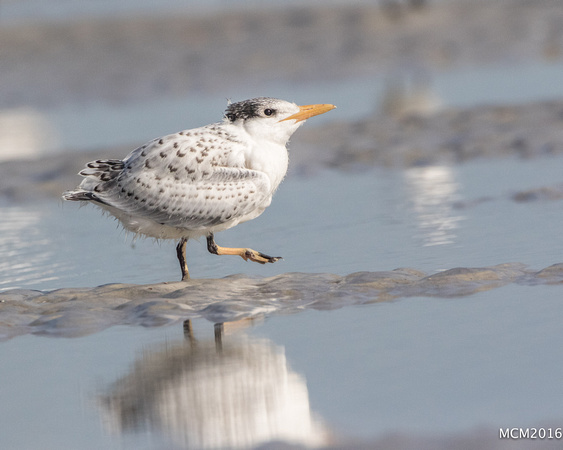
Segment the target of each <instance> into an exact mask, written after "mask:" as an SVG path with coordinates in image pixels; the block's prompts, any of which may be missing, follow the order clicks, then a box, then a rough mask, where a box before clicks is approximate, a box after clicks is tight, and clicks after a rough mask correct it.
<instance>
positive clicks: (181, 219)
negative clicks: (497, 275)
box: [62, 97, 336, 281]
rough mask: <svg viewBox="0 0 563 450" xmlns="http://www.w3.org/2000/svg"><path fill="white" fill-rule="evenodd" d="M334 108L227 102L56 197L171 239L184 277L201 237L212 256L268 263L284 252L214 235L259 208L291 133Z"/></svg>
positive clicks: (284, 159) (279, 173)
mask: <svg viewBox="0 0 563 450" xmlns="http://www.w3.org/2000/svg"><path fill="white" fill-rule="evenodd" d="M334 108H336V106H334V105H332V104H311V105H302V106H298V105H297V104H295V103H292V102H289V101H285V100H280V99H276V98H270V97H257V98H252V99H249V100H244V101H240V102H236V103H231V102H229V103H228V105H227V109H226V110H225V112H224V115H223V118H222V120H221V121H219V122H216V123H212V124H210V125H206V126H203V127H199V128H194V129H189V130H184V131H180V132H177V133H174V134H170V135H167V136H163V137H159V138H156V139H153V140H152V141H149V142H148V143H146V144H144V145H142V146H140V147H138V148H136V149H135V150H133V151H132V152H131V153H129V155H127V156H126V157H125V158H124V159H122V160H119V159H98V160H96V161H92V162H89V163H87V164H86V167H85V168H84V169H83V170H81V171H80V172H79V175H81V176H82V177H84V180H82V182H81V183H80V185H79V186H78V187H77V188H76V189H74V190H69V191H65V192H64V193H63V195H62V198H63V199H64V200H68V201H80V202H89V203H92V204H94V205H95V206H97V207H100V208H101V209H103V210H105V211H106V212H108V213H109V214H110V215H112V216H114V217H115V218H117V219H118V220H119V222H120V223H121V225H122V226H123V227H124V228H125V229H126V230H128V231H130V232H132V233H134V234H135V235H141V236H145V237H152V238H156V239H157V240H160V239H174V240H177V241H178V243H177V245H176V256H177V258H178V262H179V263H180V269H181V272H182V281H186V280H189V279H190V273H189V270H188V265H187V262H186V245H187V242H188V240H189V239H198V238H201V237H203V236H205V238H206V240H207V249H208V251H209V252H210V253H212V254H215V255H238V256H240V257H242V258H243V259H244V260H245V261H248V260H250V261H254V262H257V263H260V264H266V263H274V262H276V261H278V260H280V259H282V258H281V257H275V256H268V255H266V254H264V253H262V252H259V251H256V250H252V249H251V248H228V247H221V246H219V245H217V244H216V242H215V237H214V235H215V233H216V232H219V231H224V230H227V229H229V228H232V227H234V226H236V225H238V224H240V223H243V222H246V221H249V220H252V219H254V218H256V217H258V216H259V215H260V214H262V213H263V212H264V210H265V209H266V208H267V207H268V206H269V205H270V203H271V201H272V196H273V194H274V192H275V191H276V190H277V188H278V186H279V185H280V183H281V182H282V180H283V179H284V177H285V175H286V173H287V170H288V165H289V156H288V150H287V144H288V141H289V138H290V137H291V135H292V134H293V133H294V132H295V131H296V130H297V129H298V128H299V127H300V126H301V125H303V123H305V121H306V120H307V119H309V118H311V117H313V116H316V115H319V114H323V113H326V112H328V111H330V110H332V109H334Z"/></svg>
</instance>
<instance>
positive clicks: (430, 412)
mask: <svg viewBox="0 0 563 450" xmlns="http://www.w3.org/2000/svg"><path fill="white" fill-rule="evenodd" d="M561 313H563V310H562V305H561V302H560V287H559V286H557V287H555V286H534V287H522V286H506V287H504V288H500V289H498V290H494V291H489V292H482V293H478V294H475V295H473V296H471V297H466V298H459V299H450V300H443V299H430V298H412V299H406V300H401V301H398V302H391V303H377V304H372V305H364V306H355V307H348V308H344V309H338V310H337V311H305V312H301V313H299V314H294V315H290V316H287V315H285V316H273V317H269V318H266V320H265V321H261V320H255V321H246V323H245V324H243V325H242V326H243V328H244V327H246V329H243V330H239V331H232V332H231V331H229V329H228V328H226V332H225V333H224V334H223V336H222V339H221V340H220V341H217V340H216V338H214V333H213V327H212V325H211V323H210V322H207V321H201V320H196V321H195V322H193V324H192V325H193V334H192V335H191V336H192V339H191V340H190V339H187V338H186V337H189V336H186V337H185V336H184V331H183V330H182V326H181V324H177V325H175V326H172V327H170V326H169V327H158V328H152V329H146V328H141V327H137V328H131V327H129V328H128V327H115V328H111V329H109V330H106V331H104V332H101V333H97V334H94V335H91V336H86V337H80V338H74V339H62V340H61V339H58V340H54V339H46V338H41V337H36V336H30V335H28V336H23V337H19V338H16V339H13V340H10V341H8V342H5V343H3V344H2V345H1V346H0V358H1V359H2V360H3V361H7V360H9V361H10V366H9V367H7V366H5V365H4V366H3V371H2V372H3V374H2V379H3V382H2V383H1V384H0V394H1V396H2V399H3V402H2V404H3V405H4V406H3V407H2V408H0V418H1V419H2V428H3V432H2V433H0V445H1V446H2V448H45V449H49V448H84V449H88V448H108V449H110V448H209V447H212V446H214V445H215V446H216V445H219V446H223V447H225V446H235V445H236V444H243V445H245V446H256V445H259V444H262V443H264V442H268V441H269V440H275V439H280V438H281V439H285V440H286V441H290V442H291V441H293V442H297V443H300V444H304V443H308V444H322V443H325V444H326V443H329V442H333V443H334V441H335V439H336V442H344V443H346V442H348V441H347V440H348V439H353V440H355V441H356V442H357V440H358V439H365V440H368V441H369V440H371V439H378V438H380V437H381V436H384V435H385V434H386V433H391V432H401V433H406V434H409V433H423V434H426V435H428V434H443V433H455V432H460V431H467V430H469V431H472V430H476V429H478V428H479V430H480V431H479V432H478V433H477V434H479V435H480V436H482V435H483V433H485V432H488V433H489V434H490V436H489V437H490V442H491V443H492V442H495V441H496V439H497V436H498V434H497V433H498V430H497V429H496V427H500V426H502V427H510V426H521V425H522V426H528V425H529V426H548V425H549V424H552V423H558V422H557V421H559V423H560V421H561V416H562V413H561V407H560V402H559V399H560V398H561V395H562V394H563V387H562V385H561V379H562V376H563V366H562V364H561V360H562V356H563V355H562V354H561V349H562V348H563V336H562V334H561V332H560V324H559V317H560V315H561ZM228 325H229V324H226V326H228ZM540 330H541V332H540ZM38 378H40V379H41V382H37V381H38ZM232 401H236V402H237V403H236V407H235V405H233V403H231V402H232ZM8 405H9V407H8ZM52 411H56V412H57V413H56V414H52ZM24 418H25V419H24ZM290 419H291V420H290ZM30 424H32V425H33V430H34V432H33V433H29V432H28V430H29V426H30ZM233 425H235V426H233ZM236 425H238V426H236ZM488 427H489V428H490V430H489V428H488ZM227 431H228V432H227ZM218 439H219V440H220V441H219V442H218ZM546 443H547V442H546ZM343 445H346V444H343Z"/></svg>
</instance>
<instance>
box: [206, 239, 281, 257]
mask: <svg viewBox="0 0 563 450" xmlns="http://www.w3.org/2000/svg"><path fill="white" fill-rule="evenodd" d="M207 250H209V253H213V254H214V255H238V256H240V257H241V258H242V259H244V260H245V261H248V260H250V261H254V262H257V263H260V264H266V263H275V262H276V261H278V260H280V259H282V258H281V256H268V255H265V254H264V253H260V252H257V251H256V250H252V249H251V248H228V247H219V246H218V245H217V244H216V243H215V239H214V237H213V233H209V235H208V236H207Z"/></svg>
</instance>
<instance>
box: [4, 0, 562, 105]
mask: <svg viewBox="0 0 563 450" xmlns="http://www.w3.org/2000/svg"><path fill="white" fill-rule="evenodd" d="M403 3H406V2H399V1H397V2H379V3H376V2H374V3H373V4H367V5H363V4H352V5H332V6H323V7H321V6H318V5H310V4H309V5H304V6H295V5H291V6H289V7H287V8H284V9H281V8H254V9H251V8H250V7H248V8H244V9H243V8H241V10H235V11H226V12H217V13H216V14H213V15H190V12H189V11H188V10H186V11H185V13H183V14H176V15H152V16H137V17H136V16H127V17H118V18H90V19H83V18H81V19H76V20H73V21H70V22H58V23H57V22H55V23H52V22H49V23H23V24H20V23H16V24H13V25H11V24H9V23H3V24H2V26H0V42H1V43H2V45H0V61H2V64H1V65H0V79H2V84H3V95H2V96H1V97H0V109H3V108H12V107H21V106H32V107H40V108H49V107H54V106H57V105H61V104H65V103H68V102H78V103H88V102H100V101H104V102H110V103H113V104H119V103H124V102H132V101H133V102H139V101H140V100H143V99H147V98H149V99H150V98H155V97H177V96H183V95H187V94H189V93H192V92H203V91H206V92H211V93H214V92H221V91H222V90H223V89H228V90H229V91H230V92H236V90H237V89H238V88H239V87H240V86H242V85H252V86H255V87H256V88H257V89H258V88H259V87H260V86H261V85H264V84H265V83H269V82H271V81H273V80H285V81H287V82H292V83H295V84H298V83H303V82H311V81H316V82H318V81H322V80H327V79H332V80H335V79H336V80H337V79H342V78H345V77H350V76H359V75H387V74H389V73H393V72H394V71H395V70H396V69H397V68H406V69H409V70H412V71H415V72H416V71H431V70H433V69H445V68H450V69H451V68H454V67H466V66H473V67H475V66H482V65H491V64H492V65H509V66H510V65H515V64H522V63H527V62H530V61H533V60H542V61H545V60H548V61H554V60H560V59H561V55H562V46H563V8H561V7H560V5H559V4H558V2H556V1H553V0H537V1H535V2H529V1H524V0H511V1H509V2H486V1H471V2H463V1H459V2H438V3H436V2H428V4H427V6H422V7H419V8H408V7H407V6H405V5H403ZM393 4H396V5H398V6H395V7H392V6H389V5H393ZM382 5H387V6H382Z"/></svg>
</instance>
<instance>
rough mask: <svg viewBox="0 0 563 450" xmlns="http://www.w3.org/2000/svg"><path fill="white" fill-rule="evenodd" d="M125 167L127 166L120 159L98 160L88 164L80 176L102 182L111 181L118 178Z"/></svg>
mask: <svg viewBox="0 0 563 450" xmlns="http://www.w3.org/2000/svg"><path fill="white" fill-rule="evenodd" d="M124 167H125V164H124V163H123V161H121V160H120V159H98V160H96V161H92V162H89V163H88V164H86V169H83V170H81V171H80V172H78V174H79V175H82V176H83V177H88V178H95V179H97V180H100V181H110V180H112V179H114V178H116V177H117V176H118V175H119V174H120V173H121V171H122V170H123V168H124Z"/></svg>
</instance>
